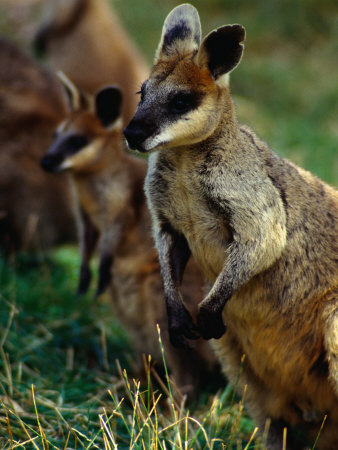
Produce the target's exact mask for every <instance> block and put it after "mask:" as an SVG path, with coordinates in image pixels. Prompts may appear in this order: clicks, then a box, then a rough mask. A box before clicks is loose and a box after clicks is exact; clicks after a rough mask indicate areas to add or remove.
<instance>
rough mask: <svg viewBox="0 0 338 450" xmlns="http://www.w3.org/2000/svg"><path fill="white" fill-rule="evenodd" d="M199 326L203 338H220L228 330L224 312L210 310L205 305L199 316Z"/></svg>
mask: <svg viewBox="0 0 338 450" xmlns="http://www.w3.org/2000/svg"><path fill="white" fill-rule="evenodd" d="M197 328H198V331H199V333H200V335H201V336H202V337H203V339H219V338H220V337H221V336H222V335H223V334H224V333H225V331H226V326H225V325H224V323H223V318H222V313H221V312H216V313H215V312H213V311H209V309H207V308H205V307H203V306H201V307H200V310H199V313H198V316H197Z"/></svg>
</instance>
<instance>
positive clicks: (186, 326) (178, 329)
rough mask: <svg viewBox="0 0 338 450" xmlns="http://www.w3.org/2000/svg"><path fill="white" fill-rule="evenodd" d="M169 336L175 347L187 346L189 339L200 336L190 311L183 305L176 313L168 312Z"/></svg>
mask: <svg viewBox="0 0 338 450" xmlns="http://www.w3.org/2000/svg"><path fill="white" fill-rule="evenodd" d="M168 319H169V338H170V342H171V344H172V345H173V346H174V347H180V348H187V347H189V344H188V343H187V341H186V338H187V339H198V338H199V337H200V336H199V334H198V332H197V328H196V326H195V325H194V323H193V321H192V318H191V316H190V314H189V313H188V311H187V310H186V309H185V308H184V306H182V308H180V309H179V310H176V311H175V313H174V312H172V313H171V314H168Z"/></svg>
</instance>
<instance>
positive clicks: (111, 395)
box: [0, 248, 258, 449]
mask: <svg viewBox="0 0 338 450" xmlns="http://www.w3.org/2000/svg"><path fill="white" fill-rule="evenodd" d="M78 264H79V261H78V255H77V250H76V249H72V248H61V249H58V250H56V251H54V252H53V253H52V255H51V256H49V257H48V258H46V257H44V258H42V257H38V256H27V255H21V256H19V257H17V258H15V260H14V261H12V262H11V263H8V262H6V261H5V260H3V259H1V260H0V292H1V297H0V448H4V449H14V448H25V449H37V448H38V449H47V448H51V449H52V448H59V449H65V448H81V449H82V448H88V449H91V448H100V449H103V448H107V449H110V448H112V449H115V448H118V449H128V448H135V449H148V448H149V449H150V448H154V449H155V448H156V449H157V448H158V449H172V448H176V449H188V448H193V449H221V448H229V449H231V448H233V449H235V448H251V449H252V448H258V447H257V446H258V444H257V442H256V441H255V440H254V439H253V441H252V443H251V444H249V442H250V437H251V435H252V433H253V432H254V426H253V423H252V421H251V420H250V419H248V417H247V415H246V414H245V412H244V411H243V404H242V401H241V400H240V399H237V398H236V397H235V396H234V391H233V389H232V387H230V386H227V385H226V382H225V381H224V384H223V387H221V388H220V389H219V391H218V392H217V393H216V394H212V393H207V392H203V393H201V395H200V398H199V399H198V400H197V401H195V403H194V404H193V405H190V407H189V408H190V410H189V409H188V408H187V407H186V406H185V405H184V403H180V401H179V399H181V397H180V396H179V394H178V393H177V392H175V390H174V388H173V387H171V384H170V381H167V382H166V381H164V382H162V384H159V383H158V382H157V381H156V380H157V378H156V377H154V368H153V366H152V364H150V365H149V368H148V370H146V373H147V377H146V378H145V381H143V382H142V384H141V383H140V381H139V380H138V379H137V378H136V379H133V361H134V354H133V351H132V349H131V347H130V344H129V342H128V337H127V336H126V334H125V333H124V331H123V329H122V328H121V326H120V325H119V323H118V322H117V321H116V320H115V319H114V315H113V312H112V310H111V307H110V304H109V301H108V298H101V299H100V301H98V300H94V298H93V292H90V293H89V294H88V295H86V296H84V297H82V298H79V297H77V296H76V295H75V294H74V293H75V291H76V284H77V270H78ZM159 345H160V344H159ZM155 367H156V366H155ZM127 374H128V375H127Z"/></svg>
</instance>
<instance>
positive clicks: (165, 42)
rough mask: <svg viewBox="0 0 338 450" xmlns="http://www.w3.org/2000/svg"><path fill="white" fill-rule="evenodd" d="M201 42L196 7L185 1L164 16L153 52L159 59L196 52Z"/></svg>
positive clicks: (156, 59) (156, 58)
mask: <svg viewBox="0 0 338 450" xmlns="http://www.w3.org/2000/svg"><path fill="white" fill-rule="evenodd" d="M200 43H201V23H200V19H199V15H198V12H197V9H196V8H194V7H193V6H192V5H190V4H188V3H185V4H183V5H180V6H177V7H176V8H174V9H173V10H172V11H171V12H170V14H169V15H168V17H167V18H166V20H165V22H164V25H163V29H162V36H161V40H160V43H159V45H158V48H157V51H156V54H155V63H156V62H157V61H158V60H159V59H168V58H170V57H172V56H174V55H187V54H189V53H192V54H194V53H197V51H198V48H199V45H200Z"/></svg>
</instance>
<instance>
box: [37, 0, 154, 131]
mask: <svg viewBox="0 0 338 450" xmlns="http://www.w3.org/2000/svg"><path fill="white" fill-rule="evenodd" d="M48 6H49V9H50V11H49V18H47V19H46V20H45V22H44V23H43V24H42V25H41V27H40V29H39V31H38V33H37V37H36V39H35V43H36V46H37V47H38V48H42V49H44V50H45V51H46V56H47V60H48V62H49V63H50V65H51V67H52V68H53V69H54V70H55V71H58V70H61V71H63V72H64V73H65V74H66V75H67V76H68V77H69V78H70V79H71V80H72V81H73V82H74V83H75V84H76V86H78V87H79V88H80V89H83V90H84V91H86V92H89V93H92V94H93V93H94V92H95V91H96V90H97V89H99V88H100V87H101V86H104V85H106V84H111V83H114V84H117V85H118V86H120V88H121V90H122V92H123V96H124V98H125V102H124V107H123V117H124V120H125V122H127V121H128V120H130V118H131V117H132V115H133V113H134V112H135V109H136V106H137V96H136V95H135V92H136V91H138V90H139V87H140V85H141V83H142V82H143V81H144V80H145V78H146V77H147V76H148V73H149V71H148V68H147V64H146V63H145V61H144V59H143V57H142V56H141V55H140V53H139V52H138V50H137V49H136V48H135V46H134V44H133V42H132V41H131V40H130V38H129V36H128V35H127V33H126V32H125V30H124V29H123V27H122V25H121V24H120V23H119V20H118V18H117V17H116V15H115V13H114V11H113V10H112V8H111V6H110V5H109V4H108V2H107V1H106V0H71V1H70V0H65V1H60V0H59V1H57V2H53V3H52V2H51V1H50V2H49V4H48Z"/></svg>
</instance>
